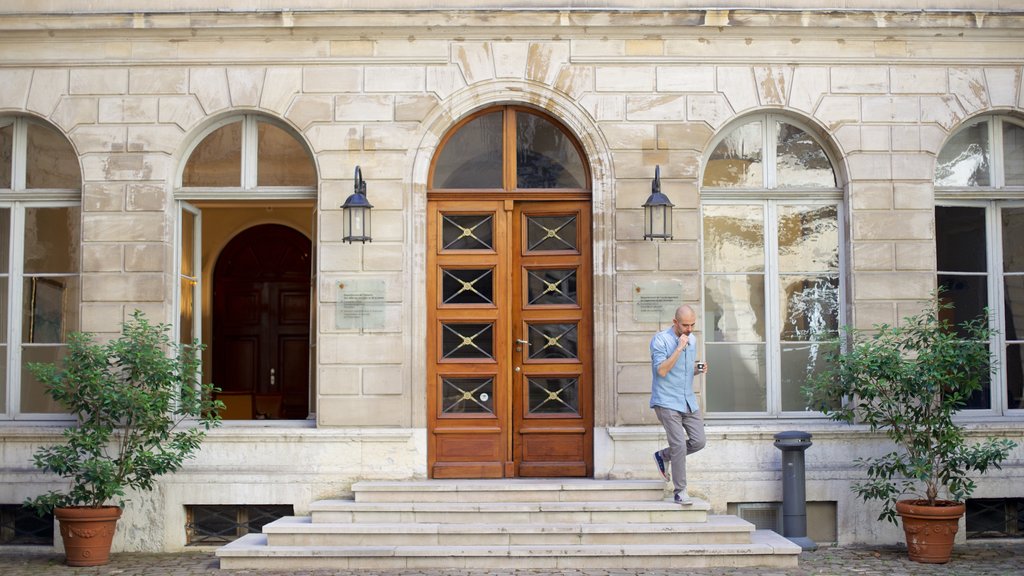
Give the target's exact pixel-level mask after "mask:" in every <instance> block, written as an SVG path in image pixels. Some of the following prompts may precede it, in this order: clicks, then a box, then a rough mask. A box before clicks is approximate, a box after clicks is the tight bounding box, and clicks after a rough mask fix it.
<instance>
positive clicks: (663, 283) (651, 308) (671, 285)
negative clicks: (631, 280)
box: [633, 280, 683, 324]
mask: <svg viewBox="0 0 1024 576" xmlns="http://www.w3.org/2000/svg"><path fill="white" fill-rule="evenodd" d="M682 303H683V283H682V282H681V281H679V280H652V281H650V282H637V283H635V284H633V320H635V321H637V322H655V323H660V324H664V323H666V322H671V321H672V316H673V315H674V314H675V311H676V308H678V307H679V305H680V304H682Z"/></svg>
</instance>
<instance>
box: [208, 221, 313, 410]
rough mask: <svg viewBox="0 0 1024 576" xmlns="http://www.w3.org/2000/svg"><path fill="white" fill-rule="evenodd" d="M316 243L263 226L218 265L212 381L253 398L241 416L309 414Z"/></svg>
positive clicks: (239, 239) (231, 247)
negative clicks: (312, 262)
mask: <svg viewBox="0 0 1024 576" xmlns="http://www.w3.org/2000/svg"><path fill="white" fill-rule="evenodd" d="M310 254H311V244H310V241H309V239H308V238H306V237H305V236H303V235H302V234H301V233H300V232H298V231H296V230H293V229H291V228H288V227H286V226H281V225H276V224H265V225H261V226H255V227H253V228H250V229H248V230H246V231H244V232H242V233H241V234H239V235H238V236H236V237H235V238H234V239H232V241H231V242H230V243H228V245H227V246H225V248H224V250H223V251H222V252H221V256H220V258H219V259H218V261H217V266H216V269H215V271H214V286H213V348H212V352H213V381H214V383H215V384H216V385H217V386H218V387H220V388H221V389H222V390H223V391H224V392H225V393H227V394H226V397H239V395H247V396H248V397H247V398H246V405H247V406H249V407H250V408H249V409H248V414H246V413H237V414H234V416H235V417H239V418H243V419H244V418H265V419H277V418H290V419H304V418H306V417H307V416H308V415H309V364H308V362H309V360H308V359H309V354H308V350H309V320H310V285H309V282H310V280H309V278H310V271H309V270H310V268H309V264H310Z"/></svg>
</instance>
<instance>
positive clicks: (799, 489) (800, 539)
mask: <svg viewBox="0 0 1024 576" xmlns="http://www.w3.org/2000/svg"><path fill="white" fill-rule="evenodd" d="M775 447H776V448H778V449H779V450H782V535H783V536H785V537H786V538H787V539H788V540H789V541H791V542H793V543H794V544H798V545H799V546H800V548H801V549H802V550H805V551H810V550H817V549H818V545H817V544H816V543H815V542H814V540H811V539H810V538H808V537H807V492H806V490H805V489H804V450H807V449H808V448H810V447H811V435H810V434H809V433H807V432H800V431H797V430H789V431H787V432H779V433H778V434H776V435H775Z"/></svg>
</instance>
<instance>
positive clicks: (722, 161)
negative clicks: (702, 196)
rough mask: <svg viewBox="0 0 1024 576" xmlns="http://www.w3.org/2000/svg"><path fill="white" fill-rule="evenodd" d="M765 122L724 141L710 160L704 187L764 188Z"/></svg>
mask: <svg viewBox="0 0 1024 576" xmlns="http://www.w3.org/2000/svg"><path fill="white" fill-rule="evenodd" d="M763 148H764V141H763V138H762V125H761V122H750V123H748V124H744V125H742V126H740V127H738V128H736V129H734V130H733V131H732V132H730V133H729V135H728V136H726V137H725V138H723V139H722V141H721V142H719V143H718V146H716V147H715V150H714V151H713V152H712V153H711V156H710V157H709V158H708V164H707V167H705V169H704V186H708V187H711V188H725V187H736V188H761V187H762V186H764V163H763V152H764V150H763Z"/></svg>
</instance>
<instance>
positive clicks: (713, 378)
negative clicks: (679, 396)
mask: <svg viewBox="0 0 1024 576" xmlns="http://www.w3.org/2000/svg"><path fill="white" fill-rule="evenodd" d="M710 150H711V152H710V153H709V154H708V156H707V160H706V162H705V168H704V174H703V180H702V189H701V210H702V221H703V247H704V252H703V271H704V312H703V316H702V319H703V326H702V328H703V332H704V334H703V338H704V341H705V351H706V354H707V361H708V364H709V365H711V366H714V367H715V368H714V370H711V371H709V373H708V377H707V385H706V387H705V395H706V406H707V411H708V412H709V413H710V414H718V415H734V416H753V415H758V416H763V415H775V416H781V415H785V416H791V415H797V414H801V413H806V407H805V405H806V403H805V401H804V398H803V394H802V393H801V390H800V389H801V387H802V386H803V385H804V383H805V382H806V380H807V378H808V377H809V376H810V375H811V374H813V373H815V372H816V371H818V370H820V369H822V368H823V367H824V361H825V356H826V354H827V352H828V348H827V345H826V344H825V343H824V342H825V341H826V340H829V339H833V338H835V336H836V334H837V331H838V328H839V326H840V324H841V314H842V305H841V300H842V297H841V295H842V289H841V283H842V278H841V276H840V274H839V271H840V269H841V266H840V261H841V257H842V254H841V242H840V238H841V237H842V234H841V232H840V222H841V218H840V217H839V215H840V213H841V210H842V202H841V201H842V192H841V190H840V189H839V188H838V186H837V178H836V173H835V170H833V168H832V166H833V162H832V160H831V158H830V157H829V154H828V152H827V151H826V149H825V147H824V146H823V145H822V144H821V142H820V141H819V140H818V138H817V137H816V136H815V135H814V132H813V131H812V130H811V129H810V128H808V127H806V126H804V125H803V124H801V123H800V122H798V121H795V120H793V119H791V118H788V117H784V116H779V115H775V114H761V115H758V116H754V117H746V118H743V119H742V120H739V121H737V122H734V123H732V124H731V125H729V126H727V127H726V128H725V129H724V130H723V131H722V133H721V134H720V135H719V136H718V137H717V138H716V139H715V140H713V141H712V144H711V147H710Z"/></svg>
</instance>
